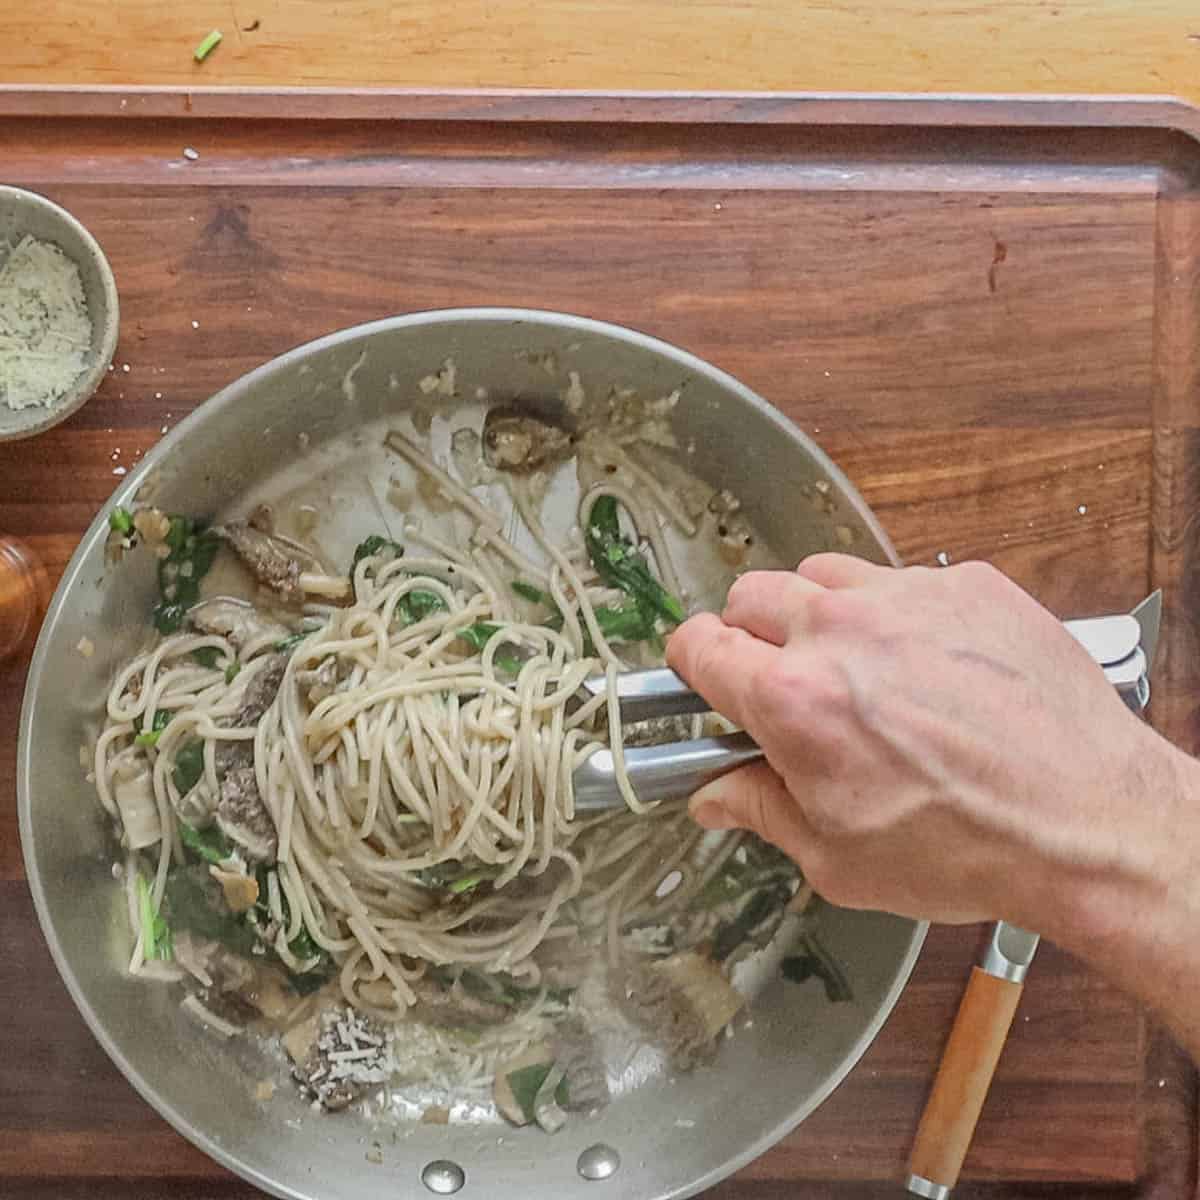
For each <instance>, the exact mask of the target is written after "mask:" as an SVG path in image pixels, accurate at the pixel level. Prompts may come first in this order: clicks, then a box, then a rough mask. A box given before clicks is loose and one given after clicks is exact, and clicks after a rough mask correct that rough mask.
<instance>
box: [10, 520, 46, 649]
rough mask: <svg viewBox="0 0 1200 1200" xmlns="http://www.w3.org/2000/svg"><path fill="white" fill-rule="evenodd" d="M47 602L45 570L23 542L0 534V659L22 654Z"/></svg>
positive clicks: (38, 624)
mask: <svg viewBox="0 0 1200 1200" xmlns="http://www.w3.org/2000/svg"><path fill="white" fill-rule="evenodd" d="M49 602H50V581H49V579H48V578H47V576H46V569H45V568H44V567H43V566H42V564H41V563H40V562H39V561H38V559H37V556H36V555H35V554H34V553H33V551H32V550H30V549H29V547H28V546H27V545H25V543H24V542H21V541H18V540H17V539H16V538H11V537H0V660H3V661H8V660H11V659H13V658H16V657H17V656H19V655H21V654H24V653H26V652H27V651H28V650H29V649H30V648H31V647H32V646H33V642H34V639H35V638H36V637H37V633H38V630H39V629H40V628H41V625H42V617H43V616H45V613H46V607H47V605H48V604H49Z"/></svg>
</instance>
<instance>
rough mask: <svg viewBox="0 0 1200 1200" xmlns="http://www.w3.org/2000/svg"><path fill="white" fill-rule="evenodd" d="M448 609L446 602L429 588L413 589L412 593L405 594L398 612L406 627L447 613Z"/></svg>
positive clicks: (397, 609)
mask: <svg viewBox="0 0 1200 1200" xmlns="http://www.w3.org/2000/svg"><path fill="white" fill-rule="evenodd" d="M446 609H447V605H446V602H445V600H443V599H442V598H441V596H439V595H438V594H437V592H431V591H429V590H428V589H427V588H413V590H412V591H411V592H405V593H404V595H403V596H401V597H400V600H399V602H398V603H397V605H396V611H397V612H398V613H399V614H400V617H401V619H402V620H403V621H404V623H405V625H415V624H416V623H417V622H418V621H424V620H425V618H426V617H431V616H433V614H434V613H437V612H445V611H446Z"/></svg>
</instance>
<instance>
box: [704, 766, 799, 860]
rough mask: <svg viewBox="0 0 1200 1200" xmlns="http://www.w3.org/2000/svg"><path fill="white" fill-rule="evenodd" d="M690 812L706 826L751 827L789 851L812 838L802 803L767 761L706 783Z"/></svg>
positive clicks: (792, 852)
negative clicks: (801, 810) (800, 804)
mask: <svg viewBox="0 0 1200 1200" xmlns="http://www.w3.org/2000/svg"><path fill="white" fill-rule="evenodd" d="M688 812H689V813H691V816H692V819H693V820H694V821H695V822H696V824H698V825H700V826H702V827H703V828H705V829H749V830H750V831H751V832H753V833H757V834H758V836H759V837H761V838H763V839H764V840H765V841H768V842H773V843H774V844H775V845H776V846H778V847H779V848H780V849H781V850H783V851H785V852H786V853H789V854H794V853H795V852H796V850H797V849H798V848H799V846H801V845H803V844H804V843H805V842H806V841H808V840H810V839H809V834H808V829H807V823H806V822H805V820H804V816H803V814H802V813H801V812H800V806H799V805H798V804H797V803H796V801H795V800H794V799H793V797H792V795H791V793H790V792H789V791H788V790H787V785H786V784H785V783H784V782H783V780H782V779H781V778H780V777H779V775H777V774H776V773H775V772H774V771H773V770H772V769H771V767H770V765H769V764H768V763H765V762H756V763H751V764H750V765H749V766H747V767H739V768H738V769H737V770H736V771H730V772H729V774H728V775H722V776H721V777H720V778H719V779H714V780H713V781H712V783H706V784H705V785H704V787H702V788H701V789H700V790H699V791H698V792H696V793H695V795H693V796H692V798H691V800H690V801H689V802H688Z"/></svg>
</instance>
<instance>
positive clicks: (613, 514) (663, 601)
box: [584, 496, 686, 625]
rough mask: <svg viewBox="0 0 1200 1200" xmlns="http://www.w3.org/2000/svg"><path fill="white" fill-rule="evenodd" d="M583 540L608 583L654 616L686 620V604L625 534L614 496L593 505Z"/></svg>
mask: <svg viewBox="0 0 1200 1200" xmlns="http://www.w3.org/2000/svg"><path fill="white" fill-rule="evenodd" d="M584 543H585V545H586V546H587V552H588V557H589V558H590V559H591V561H592V566H593V567H595V568H596V573H597V574H598V575H599V576H600V578H601V579H603V580H604V582H605V583H607V584H608V585H609V587H615V588H619V589H620V590H621V591H623V592H624V593H625V594H626V595H627V596H629V597H630V598H631V599H632V600H633V601H634V602H635V604H636V605H637V606H638V607H639V608H641V609H642V610H643V611H644V612H645V613H646V614H648V615H649V616H650V617H651V618H653V617H662V619H663V620H665V621H668V622H670V623H671V624H672V625H678V624H679V622H680V621H682V620H683V618H684V616H685V615H686V614H685V613H684V610H683V605H682V604H681V603H680V602H679V600H678V599H677V598H676V597H675V596H672V595H671V593H670V592H668V591H667V590H666V588H664V587H663V585H662V584H661V583H659V581H658V580H657V579H655V578H654V576H653V575H652V574H651V572H650V566H649V564H648V563H647V562H646V557H645V555H643V554H642V553H641V551H640V550H638V549H637V547H635V546H634V544H633V543H632V542H631V541H630V540H629V539H628V538H626V537H623V536H622V534H621V527H620V522H619V520H618V517H617V502H616V500H615V499H614V498H613V497H612V496H601V497H600V499H599V500H597V501H596V502H595V504H593V505H592V511H591V513H590V515H589V517H588V525H587V530H586V531H585V533H584Z"/></svg>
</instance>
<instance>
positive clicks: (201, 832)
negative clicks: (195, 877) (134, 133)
mask: <svg viewBox="0 0 1200 1200" xmlns="http://www.w3.org/2000/svg"><path fill="white" fill-rule="evenodd" d="M179 840H180V841H181V842H183V844H184V846H185V847H186V848H187V849H188V850H190V851H191V852H192V853H193V854H195V855H196V856H197V857H198V858H202V859H204V861H205V862H210V863H220V862H224V861H225V860H226V859H227V858H228V857H229V856H230V855H231V854H232V853H233V843H232V842H231V841H230V840H229V839H228V838H227V837H226V836H225V835H224V834H223V833H222V832H221V831H220V830H219V829H218V828H217V827H216V826H215V825H210V826H209V827H208V828H207V829H194V828H193V827H192V826H191V825H189V824H188V823H187V822H186V821H180V822H179Z"/></svg>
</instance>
